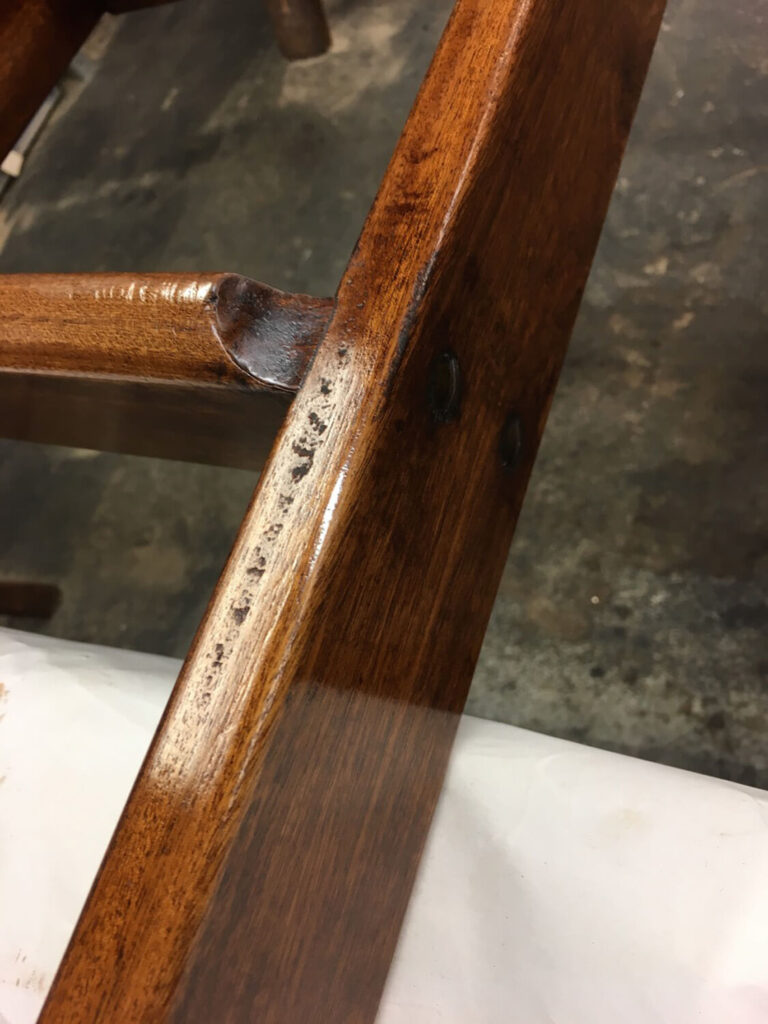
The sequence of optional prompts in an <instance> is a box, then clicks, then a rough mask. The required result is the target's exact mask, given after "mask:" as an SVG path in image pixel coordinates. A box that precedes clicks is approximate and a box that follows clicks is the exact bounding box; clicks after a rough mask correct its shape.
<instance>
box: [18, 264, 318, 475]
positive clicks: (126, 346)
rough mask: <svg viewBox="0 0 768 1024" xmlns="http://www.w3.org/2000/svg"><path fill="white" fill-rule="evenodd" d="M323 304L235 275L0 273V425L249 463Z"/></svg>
mask: <svg viewBox="0 0 768 1024" xmlns="http://www.w3.org/2000/svg"><path fill="white" fill-rule="evenodd" d="M332 307H333V301H332V300H331V299H314V298H312V297H310V296H307V295H290V294H288V293H286V292H281V291H278V290H277V289H275V288H270V287H268V286H267V285H263V284H259V283H258V282H257V281H251V280H249V279H248V278H244V277H241V276H239V275H237V274H210V275H204V276H201V275H191V274H145V275H142V276H136V275H130V274H99V275H89V274H66V275H55V274H10V275H2V276H0V436H4V437H13V438H17V439H22V440H34V441H43V442H48V443H57V444H70V445H76V446H77V447H90V448H100V449H113V450H117V451H128V452H133V453H135V454H140V455H161V456H165V457H169V458H185V459H192V460H195V461H203V462H221V463H224V464H228V465H236V466H251V465H253V464H254V462H258V460H259V458H261V459H262V460H263V456H264V455H265V454H266V453H265V452H264V451H261V452H258V451H257V450H256V449H255V447H254V444H253V439H252V438H253V432H254V428H255V426H256V425H257V424H258V425H259V426H260V427H261V428H262V429H264V430H265V431H266V432H267V433H269V434H270V435H273V434H274V433H275V431H276V430H277V428H278V426H279V424H280V422H281V421H282V418H283V416H284V413H285V404H284V403H276V402H273V403H270V404H269V406H268V407H267V408H266V409H261V410H258V411H257V410H256V409H255V406H254V401H253V398H254V395H253V392H262V393H263V392H272V393H275V394H291V393H293V392H295V391H296V390H297V389H298V387H299V384H300V382H301V380H302V378H303V376H304V373H305V371H306V367H307V363H308V361H309V359H310V358H311V357H312V355H313V354H314V351H315V348H316V346H317V343H318V341H319V338H320V337H321V336H322V334H323V332H324V330H325V328H326V326H327V323H328V319H329V317H330V314H331V310H332Z"/></svg>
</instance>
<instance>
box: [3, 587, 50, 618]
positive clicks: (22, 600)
mask: <svg viewBox="0 0 768 1024" xmlns="http://www.w3.org/2000/svg"><path fill="white" fill-rule="evenodd" d="M60 601H61V591H60V590H59V588H58V587H57V586H56V585H55V584H53V583H29V582H27V581H26V580H0V615H13V616H17V617H19V618H22V617H23V618H34V619H49V618H50V617H51V615H53V613H54V612H55V611H56V608H57V607H58V604H59V602H60Z"/></svg>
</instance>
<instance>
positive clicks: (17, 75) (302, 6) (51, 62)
mask: <svg viewBox="0 0 768 1024" xmlns="http://www.w3.org/2000/svg"><path fill="white" fill-rule="evenodd" d="M167 2H170V0H3V2H2V3H0V160H2V158H3V157H4V156H5V154H6V153H7V152H8V151H9V150H10V148H11V147H12V146H13V144H14V142H15V141H16V140H17V139H18V137H19V136H20V135H21V133H22V131H23V130H24V127H25V126H26V124H27V123H28V122H29V120H30V118H31V117H32V115H33V114H34V113H35V111H36V110H37V108H38V107H39V106H40V104H41V103H42V102H43V100H44V99H45V97H46V96H47V95H48V92H49V91H50V89H51V88H52V87H53V86H54V85H55V84H56V82H57V81H58V80H59V78H61V76H62V75H63V74H64V72H65V71H66V69H67V67H68V65H69V62H70V61H71V60H72V58H73V57H74V55H75V54H76V53H77V51H78V50H79V49H80V47H81V46H82V44H83V43H84V42H85V40H86V38H87V36H88V34H89V33H90V32H91V31H92V29H93V28H94V27H95V25H96V22H97V21H98V20H99V17H100V16H101V15H102V14H103V13H104V12H105V11H107V12H110V13H115V14H120V13H123V12H125V11H133V10H137V9H138V8H141V7H155V6H158V5H159V4H162V3H167ZM266 5H267V13H268V14H269V17H270V20H271V22H272V26H273V28H274V31H275V36H276V38H277V42H278V45H279V46H280V49H281V51H282V53H283V54H284V56H286V57H288V58H289V59H290V60H296V59H301V58H304V57H317V56H319V55H320V54H321V53H325V51H326V50H327V49H328V47H329V46H330V42H331V39H330V34H329V32H328V24H327V22H326V18H325V13H324V11H323V6H322V2H321V0H266Z"/></svg>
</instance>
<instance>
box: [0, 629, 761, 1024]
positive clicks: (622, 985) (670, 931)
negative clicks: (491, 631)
mask: <svg viewBox="0 0 768 1024" xmlns="http://www.w3.org/2000/svg"><path fill="white" fill-rule="evenodd" d="M177 670H178V663H177V662H175V661H171V660H169V659H164V658H154V657H148V656H146V655H138V654H131V653H128V652H123V651H112V650H105V649H103V648H96V647H86V646H82V645H78V644H70V643H66V642H63V641H53V640H49V639H46V638H42V637H37V636H29V635H26V634H23V633H13V632H10V631H7V630H0V682H2V684H3V685H4V687H5V695H4V697H3V698H2V706H0V714H2V713H3V712H5V715H4V717H3V718H2V720H1V721H0V776H2V775H5V779H4V781H3V782H2V784H1V785H0V914H1V915H2V916H1V917H0V922H1V923H2V927H1V928H0V1022H3V1018H5V1021H7V1022H8V1024H32V1022H33V1021H34V1020H35V1017H36V1015H37V1013H38V1011H39V1008H40V1006H41V1005H42V1001H43V999H44V996H45V992H46V991H47V988H48V986H49V985H50V982H51V979H52V976H53V973H54V971H55V969H56V965H57V963H58V960H59V958H60V957H61V954H62V952H63V950H64V947H65V945H66V942H67V938H68V936H69V933H70V931H71V929H72V927H73V925H74V922H75V919H76V917H77V913H78V911H79V909H80V906H81V905H82V902H83V900H84V899H85V896H86V894H87V891H88V888H89V886H90V882H91V880H92V878H93V875H94V873H95V871H96V868H97V867H98V863H99V860H100V858H101V855H102V853H103V850H104V848H105V846H106V843H107V841H108V839H109V836H110V834H111V831H112V829H113V827H114V824H115V822H116V820H117V817H118V814H119V811H120V808H121V806H122V804H123V802H124V800H125V797H126V795H127V793H128V791H129V789H130V785H131V783H132V781H133V778H134V776H135V774H136V771H137V770H138V767H139V764H140V762H141V758H142V755H143V753H144V751H145V749H146V746H147V743H148V742H149V739H150V737H151V734H152V732H153V729H154V727H155V724H156V722H157V719H158V718H159V715H160V713H161V711H162V708H163V706H164V703H165V699H166V697H167V694H168V693H169V691H170V687H171V685H172V682H173V678H174V676H175V674H176V672H177ZM438 1022H440V1024H454V1022H455V1024H497V1022H498V1024H501V1022H504V1024H518V1022H519V1024H641V1022H642V1024H667V1022H669V1024H694V1022H695V1024H758V1022H759V1024H768V794H765V793H762V792H760V791H758V790H752V789H747V788H745V787H740V786H734V785H731V784H728V783H724V782H719V781H717V780H715V779H709V778H704V777H702V776H697V775H692V774H690V773H686V772H680V771H676V770H674V769H670V768H663V767H660V766H658V765H653V764H648V763H646V762H643V761H638V760H634V759H632V758H626V757H621V756H618V755H615V754H609V753H606V752H603V751H597V750H592V749H589V748H586V747H580V746H577V745H575V744H571V743H565V742H563V741H560V740H555V739H551V738H548V737H545V736H539V735H536V734H534V733H528V732H524V731H523V730H519V729H514V728H512V727H510V726H504V725H498V724H495V723H490V722H481V721H478V720H476V719H470V718H465V719H464V720H463V721H462V724H461V727H460V729H459V735H458V739H457V744H456V747H455V750H454V754H453V757H452V761H451V767H450V771H449V775H448V778H447V780H446V785H445V788H444V790H443V796H442V799H441V802H440V806H439V808H438V813H437V816H436V819H435V824H434V827H433V829H432V833H431V835H430V840H429V843H428V846H427V851H426V854H425V858H424V861H423V862H422V868H421V872H420V875H419V880H418V883H417V887H416V890H415V893H414V897H413V899H412V900H411V905H410V908H409V914H408V918H407V921H406V927H405V929H404V932H403V935H402V936H401V940H400V945H399V948H398V954H397V957H396V959H395V963H394V966H393V969H392V973H391V975H390V978H389V982H388V985H387V990H386V992H385V997H384V1001H383V1003H382V1008H381V1011H380V1014H379V1020H378V1024H438Z"/></svg>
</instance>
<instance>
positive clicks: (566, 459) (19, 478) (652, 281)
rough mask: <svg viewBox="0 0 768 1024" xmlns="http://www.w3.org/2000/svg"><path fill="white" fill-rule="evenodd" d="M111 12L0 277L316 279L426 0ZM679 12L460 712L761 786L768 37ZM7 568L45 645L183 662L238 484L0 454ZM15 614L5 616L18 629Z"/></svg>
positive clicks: (412, 84)
mask: <svg viewBox="0 0 768 1024" xmlns="http://www.w3.org/2000/svg"><path fill="white" fill-rule="evenodd" d="M329 9H330V13H331V18H332V24H333V31H334V40H335V42H334V47H333V50H332V52H331V53H330V54H328V55H327V56H325V57H323V58H320V59H318V60H314V61H309V62H306V63H303V64H294V65H288V64H286V63H285V62H284V61H283V60H282V59H281V58H280V57H279V55H278V54H277V52H276V50H275V48H274V46H273V43H272V40H271V37H270V35H269V32H268V29H267V26H266V24H265V23H264V21H263V17H262V15H261V12H260V9H259V5H255V6H254V5H253V4H252V2H251V0H227V2H226V3H224V2H222V0H198V2H197V3H194V4H192V3H186V4H179V5H177V6H171V7H166V8H157V9H155V10H149V11H146V12H141V13H138V14H133V15H130V16H126V17H124V18H122V19H115V20H114V22H113V27H115V28H116V32H115V33H114V36H113V37H112V38H111V39H110V31H108V28H109V26H105V27H104V28H103V29H102V35H101V39H100V41H98V40H97V42H96V43H95V44H94V46H95V51H98V53H100V54H103V56H102V57H101V59H100V60H99V63H98V71H97V74H96V76H95V78H94V79H93V80H92V81H91V82H90V83H89V84H88V85H86V86H85V87H82V88H80V89H79V90H75V91H72V90H71V91H70V92H71V95H70V98H69V100H68V102H67V104H65V106H64V108H63V109H62V110H61V111H60V112H59V114H58V115H57V117H56V119H55V121H54V123H53V124H52V125H51V126H50V127H49V129H48V130H47V132H46V134H45V136H44V138H43V139H42V140H41V141H40V143H39V144H38V146H37V148H36V149H35V151H34V153H33V155H32V157H31V158H30V160H29V164H28V168H27V170H26V172H25V174H24V176H23V178H22V179H21V180H20V181H19V182H18V183H17V184H16V185H14V187H13V188H12V189H10V190H9V191H8V192H7V193H6V195H5V196H4V197H3V200H2V202H1V203H0V246H1V248H0V271H4V272H7V271H22V270H26V271H42V270H51V271H57V270H58V271H74V270H107V269H111V270H131V269H135V270H155V269H168V270H186V269H201V270H206V269H227V270H228V269H233V270H238V271H241V272H242V273H245V274H249V275H251V276H253V277H256V278H259V279H262V280H265V281H268V282H270V283H271V284H275V285H277V286H280V287H284V288H289V289H295V290H299V291H308V292H314V293H317V294H330V293H331V292H332V291H333V290H334V287H335V284H336V282H337V280H338V278H339V276H340V274H341V272H342V270H343V268H344V265H345V262H346V259H347V257H348V254H349V252H350V250H351V248H352V245H353V244H354V242H355V239H356V237H357V235H358V233H359V230H360V227H361V225H362V222H363V219H364V217H365V214H366V211H367V209H368V207H369V205H370V203H371V200H372V198H373V195H374V193H375V190H376V187H377V184H378V182H379V180H380V178H381V175H382V173H383V171H384V168H385V166H386V162H387V159H388V157H389V154H390V153H391V150H392V148H393V146H394V143H395V140H396V138H397V136H398V134H399V132H400V130H401V128H402V124H403V121H404V119H405V116H406V114H407V111H408V108H409V106H410V104H411V102H412V100H413V97H414V95H415V92H416V89H417V87H418V83H419V82H420V80H421V78H422V76H423V74H424V72H425V70H426V67H427V64H428V61H429V58H430V55H431V53H432V50H433V48H434V45H435V43H436V40H437V38H438V36H439V33H440V30H441V28H442V26H443V24H444V21H445V19H446V17H447V13H448V9H449V3H448V0H439V2H437V0H434V2H432V3H430V4H428V5H425V4H416V3H414V2H413V0H384V2H377V3H370V2H369V0H338V2H335V3H330V4H329ZM765 18H766V8H765V5H764V3H763V2H762V0H736V2H735V3H732V4H722V3H721V2H720V0H671V2H670V7H669V12H668V16H667V19H666V21H665V24H664V28H663V31H662V34H661V37H660V40H659V45H658V48H657V51H656V55H655V57H654V61H653V64H652V68H651V72H650V76H649V80H648V83H647V87H646V90H645V93H644V97H643V100H642V103H641V107H640V111H639V113H638V117H637V122H636V126H635V129H634V131H633V135H632V138H631V141H630V146H629V149H628V152H627V155H626V159H625V161H624V165H623V169H622V173H621V178H620V180H619V184H618V187H617V189H616V193H615V196H614V200H613V203H612V205H611V209H610V213H609V216H608V221H607V224H606V227H605V230H604V233H603V238H602V242H601V246H600V251H599V254H598V257H597V260H596V263H595V266H594V269H593V273H592V276H591V278H590V282H589V286H588V288H587V292H586V296H585V299H584V303H583V306H582V310H581V314H580V316H579V320H578V324H577V327H576V331H575V334H574V337H573V342H572V346H571V351H570V355H569V358H568V361H567V363H566V366H565V370H564V372H563V376H562V381H561V384H560V387H559V390H558V393H557V396H556V400H555V403H554V408H553V410H552V415H551V419H550V425H549V428H548V432H547V434H546V436H545V441H544V444H543V447H542V450H541V454H540V457H539V461H538V463H537V467H536V470H535V472H534V476H533V480H532V483H531V488H530V491H529V496H528V499H527V503H526V506H525V510H524V513H523V516H522V518H521V521H520V526H519V529H518V531H517V537H516V540H515V543H514V546H513V549H512V553H511V556H510V559H509V563H508V566H507V570H506V573H505V577H504V581H503V583H502V586H501V590H500V593H499V596H498V600H497V602H496V608H495V612H494V615H493V619H492V622H491V625H490V628H489V630H488V634H487V637H486V642H485V646H484V649H483V653H482V657H481V660H480V664H479V666H478V669H477V673H476V676H475V680H474V684H473V688H472V693H471V697H470V703H469V709H470V710H471V711H472V712H473V713H475V714H478V715H483V716H487V717H493V718H499V719H503V720H505V721H510V722H515V723H518V724H521V725H524V726H529V727H532V728H534V729H539V730H542V731H546V732H550V733H554V734H557V735H560V736H567V737H572V738H575V739H579V740H582V741H585V742H587V743H592V744H596V745H600V746H605V747H609V748H612V749H616V750H623V751H628V752H631V753H637V754H641V755H643V756H645V757H649V758H653V759H657V760H661V761H665V762H667V763H670V764H675V765H681V766H684V767H688V768H694V769H697V770H701V771H705V772H710V773H713V774H718V775H723V776H726V777H729V778H733V779H738V780H742V781H746V782H752V783H756V784H761V785H764V786H768V744H766V740H765V735H766V722H767V721H768V644H767V643H766V624H768V529H767V527H768V473H767V472H766V468H767V467H768V430H766V427H768V400H767V399H766V383H768V346H766V344H765V333H766V329H765V325H766V314H768V308H767V307H768V298H767V297H766V290H765V287H764V280H765V274H766V267H767V266H768V258H767V257H768V252H767V251H766V250H767V249H768V243H767V242H766V239H767V238H768V232H767V231H766V228H767V227H768V224H766V210H767V209H768V203H767V202H766V198H765V191H764V184H765V172H766V168H768V133H766V131H765V123H766V115H767V114H768V46H766V45H765V38H766V35H765V32H766V27H765V24H764V22H765ZM0 445H1V446H2V447H1V449H0V450H1V452H2V457H1V458H0V494H1V495H2V499H1V503H0V538H2V541H1V546H0V573H1V574H3V575H5V576H9V577H14V576H21V577H25V578H29V579H51V580H56V581H59V582H60V584H61V586H62V589H63V602H62V604H61V607H60V609H59V610H58V612H57V613H56V614H55V616H54V617H53V618H52V619H51V620H50V621H49V622H45V623H31V624H28V625H31V627H32V628H38V629H41V630H44V631H45V632H50V633H53V634H56V635H60V636H67V637H71V638H75V639H81V640H89V641H97V642H101V643H106V644H114V645H119V646H127V647H135V648H138V649H142V650H148V651H155V652H162V653H172V654H180V653H182V652H183V651H184V650H185V648H186V646H187V644H188V642H189V640H190V637H191V635H192V633H193V631H194V629H195V626H196V624H197V622H198V620H199V618H200V615H201V613H202V611H203V608H204V606H205V604H206V601H207V598H208V594H209V592H210V589H211V587H212V585H213V582H214V580H215V579H216V576H217V574H218V572H219V571H220V568H221V566H222V563H223V561H224V559H225V557H226V555H227V551H228V548H229V545H230V544H231V541H232V539H233V537H234V534H235V531H236V528H237V524H238V522H239V520H240V517H241V515H242V513H243V511H244V507H245V504H246V501H247V499H248V497H249V494H250V492H251V490H252V487H253V483H254V478H253V476H252V475H251V474H248V473H243V472H237V471H227V470H222V469H216V468H211V467H201V466H192V465H182V464H179V463H168V462H155V461H152V460H146V459H134V458H125V457H118V456H113V455H108V454H95V453H91V452H82V451H70V450H65V449H54V448H44V447H38V446H34V445H22V444H16V443H11V442H0ZM13 624H15V625H20V624H21V623H20V622H18V621H17V622H15V623H13Z"/></svg>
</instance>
